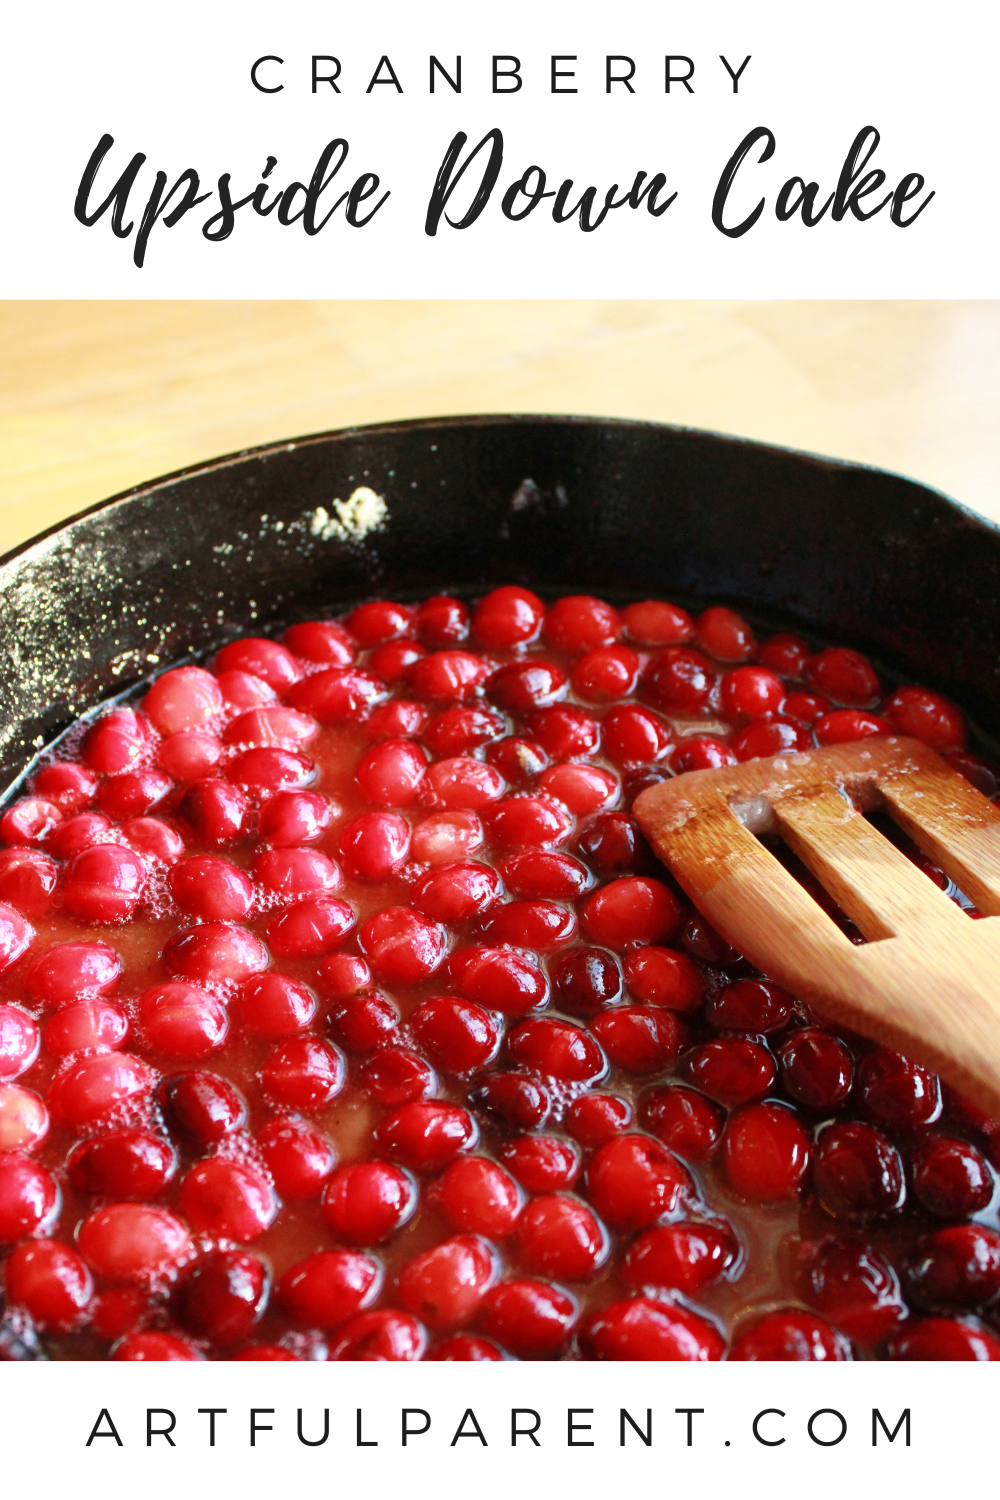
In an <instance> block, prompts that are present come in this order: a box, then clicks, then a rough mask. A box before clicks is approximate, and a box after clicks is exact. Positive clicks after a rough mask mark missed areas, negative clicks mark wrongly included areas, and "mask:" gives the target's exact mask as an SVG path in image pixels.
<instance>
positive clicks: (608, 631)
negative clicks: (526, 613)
mask: <svg viewBox="0 0 1000 1500" xmlns="http://www.w3.org/2000/svg"><path fill="white" fill-rule="evenodd" d="M544 630H545V639H546V641H547V642H548V644H549V645H550V646H555V647H556V648H557V649H558V650H560V651H570V652H573V653H574V654H579V653H580V652H581V651H587V650H590V649H591V648H592V647H594V646H609V645H611V643H612V642H613V641H615V640H617V638H618V636H619V635H620V633H621V621H620V620H619V618H618V611H617V610H616V609H612V607H611V605H610V604H605V603H604V602H603V600H601V599H594V598H592V597H591V596H590V595H589V594H569V595H567V596H565V597H564V598H562V599H557V600H556V602H555V604H553V605H551V606H550V608H549V610H548V613H547V614H546V616H545V627H544Z"/></svg>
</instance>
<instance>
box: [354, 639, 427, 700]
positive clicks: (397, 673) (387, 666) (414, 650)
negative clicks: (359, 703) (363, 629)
mask: <svg viewBox="0 0 1000 1500" xmlns="http://www.w3.org/2000/svg"><path fill="white" fill-rule="evenodd" d="M426 655H427V648H426V647H425V646H418V645H417V643H416V641H387V642H386V644H385V645H384V646H379V647H378V649H377V650H376V651H373V652H372V654H371V656H370V657H369V659H368V665H369V667H370V668H371V670H372V672H373V673H374V674H375V675H376V677H378V678H380V679H381V681H382V682H401V681H402V680H403V679H404V678H406V677H408V676H409V670H410V668H411V667H412V666H413V664H414V662H418V661H422V660H423V658H424V657H425V656H426ZM385 706H386V705H383V707H385ZM375 712H378V710H377V709H376V710H375ZM424 713H425V714H426V713H427V710H426V709H424Z"/></svg>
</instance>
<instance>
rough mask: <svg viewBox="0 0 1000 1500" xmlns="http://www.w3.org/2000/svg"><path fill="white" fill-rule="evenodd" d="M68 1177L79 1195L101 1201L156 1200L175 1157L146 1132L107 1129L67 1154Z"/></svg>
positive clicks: (168, 1147) (172, 1171) (161, 1141)
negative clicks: (97, 1195)
mask: <svg viewBox="0 0 1000 1500" xmlns="http://www.w3.org/2000/svg"><path fill="white" fill-rule="evenodd" d="M67 1169H68V1172H69V1178H70V1181H71V1182H72V1184H73V1186H74V1187H75V1188H78V1189H79V1190H80V1192H82V1193H99V1194H100V1195H101V1196H102V1197H104V1198H117V1199H122V1198H135V1199H138V1200H139V1201H140V1202H143V1201H144V1200H146V1199H149V1198H157V1197H159V1195H160V1193H162V1192H163V1189H164V1188H165V1187H166V1185H167V1183H168V1182H171V1181H172V1180H173V1177H174V1174H175V1172H176V1171H177V1155H176V1152H175V1151H174V1148H173V1147H172V1146H171V1144H170V1142H169V1141H168V1140H165V1139H164V1137H163V1136H159V1135H153V1133H152V1132H151V1131H149V1130H134V1129H124V1130H109V1131H106V1132H104V1133H102V1134H101V1135H94V1136H91V1138H90V1140H88V1141H83V1142H82V1143H81V1144H80V1145H79V1146H77V1147H76V1149H75V1150H74V1151H73V1152H72V1153H71V1154H70V1157H69V1160H68V1162H67Z"/></svg>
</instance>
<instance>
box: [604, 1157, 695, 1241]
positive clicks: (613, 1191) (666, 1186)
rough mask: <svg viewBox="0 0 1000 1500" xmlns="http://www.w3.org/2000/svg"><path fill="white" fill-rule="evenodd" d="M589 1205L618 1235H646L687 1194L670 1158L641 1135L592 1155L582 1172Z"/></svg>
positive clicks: (683, 1173)
mask: <svg viewBox="0 0 1000 1500" xmlns="http://www.w3.org/2000/svg"><path fill="white" fill-rule="evenodd" d="M587 1183H588V1190H589V1196H590V1201H591V1203H592V1204H593V1206H594V1208H595V1209H596V1210H597V1212H598V1213H599V1214H600V1216H601V1218H602V1219H603V1220H604V1221H605V1223H607V1224H610V1225H611V1227H612V1228H613V1229H619V1230H621V1231H623V1232H626V1231H630V1230H636V1229H648V1228H649V1226H650V1225H651V1224H655V1223H656V1220H657V1219H659V1218H660V1216H661V1215H662V1214H667V1213H673V1212H674V1211H675V1209H676V1208H677V1206H678V1204H679V1203H680V1201H681V1199H682V1198H683V1197H684V1196H685V1195H686V1194H688V1193H690V1192H691V1191H692V1189H693V1184H692V1181H691V1175H690V1173H689V1172H688V1170H687V1168H686V1167H685V1166H684V1165H683V1164H682V1163H681V1162H680V1161H678V1159H677V1157H676V1156H674V1155H673V1153H672V1152H670V1151H667V1150H666V1149H665V1148H664V1147H663V1146H661V1145H660V1144H659V1142H658V1141H652V1140H650V1139H649V1138H648V1137H647V1136H642V1135H619V1136H615V1137H614V1139H613V1140H610V1141H608V1142H607V1144H606V1145H604V1146H602V1147H601V1149H600V1150H599V1151H598V1152H597V1154H596V1156H595V1157H594V1159H593V1160H592V1162H591V1163H590V1167H589V1169H588V1172H587Z"/></svg>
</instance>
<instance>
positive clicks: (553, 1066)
mask: <svg viewBox="0 0 1000 1500" xmlns="http://www.w3.org/2000/svg"><path fill="white" fill-rule="evenodd" d="M507 1047H508V1050H509V1052H510V1055H511V1057H512V1058H513V1059H514V1061H515V1062H516V1063H519V1064H520V1065H521V1067H525V1068H533V1069H534V1070H535V1071H536V1072H538V1073H542V1074H545V1075H547V1076H548V1077H551V1078H557V1079H559V1081H560V1082H561V1083H593V1082H595V1081H596V1080H597V1079H598V1078H600V1077H601V1076H602V1075H603V1074H604V1073H605V1072H606V1071H607V1066H608V1065H607V1060H606V1059H605V1056H604V1053H603V1052H602V1050H601V1048H600V1046H599V1045H598V1043H597V1042H596V1041H595V1040H594V1038H593V1037H591V1036H588V1035H587V1033H586V1032H585V1031H584V1030H583V1029H582V1028H581V1027H579V1026H573V1025H571V1024H570V1023H569V1022H568V1021H560V1020H558V1019H557V1018H556V1017H554V1016H539V1017H538V1018H537V1019H532V1020H528V1021H522V1022H520V1024H519V1025H517V1026H515V1027H514V1028H513V1029H512V1030H511V1031H510V1032H508V1035H507Z"/></svg>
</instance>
